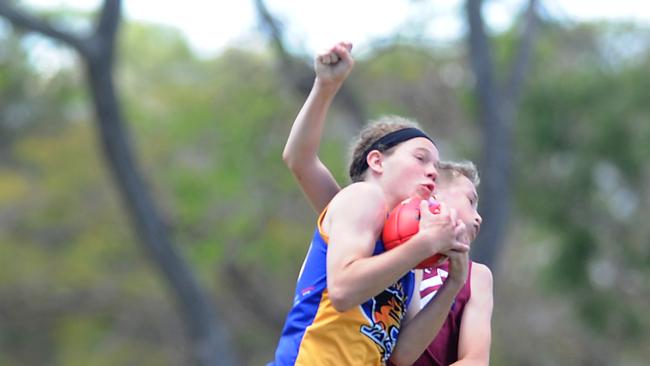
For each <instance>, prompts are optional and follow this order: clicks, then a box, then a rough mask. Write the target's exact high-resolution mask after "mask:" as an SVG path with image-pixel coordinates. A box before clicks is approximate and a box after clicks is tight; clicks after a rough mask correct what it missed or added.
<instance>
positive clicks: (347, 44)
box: [339, 41, 352, 52]
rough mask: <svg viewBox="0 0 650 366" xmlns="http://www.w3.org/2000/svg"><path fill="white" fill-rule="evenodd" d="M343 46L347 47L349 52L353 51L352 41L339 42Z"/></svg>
mask: <svg viewBox="0 0 650 366" xmlns="http://www.w3.org/2000/svg"><path fill="white" fill-rule="evenodd" d="M339 44H340V45H341V46H343V47H345V49H347V50H348V52H350V51H352V42H348V41H343V42H340V43H339Z"/></svg>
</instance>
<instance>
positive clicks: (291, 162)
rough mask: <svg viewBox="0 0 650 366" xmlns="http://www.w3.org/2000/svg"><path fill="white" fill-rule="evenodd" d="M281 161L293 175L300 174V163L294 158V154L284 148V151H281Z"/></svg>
mask: <svg viewBox="0 0 650 366" xmlns="http://www.w3.org/2000/svg"><path fill="white" fill-rule="evenodd" d="M282 161H283V162H284V165H285V166H286V167H287V168H289V170H290V171H291V172H292V173H293V174H294V175H297V174H298V173H300V170H301V163H302V161H301V160H300V159H299V158H298V157H297V156H296V154H295V152H291V151H289V149H287V148H286V147H285V148H284V151H282Z"/></svg>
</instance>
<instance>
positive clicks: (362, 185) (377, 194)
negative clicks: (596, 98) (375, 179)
mask: <svg viewBox="0 0 650 366" xmlns="http://www.w3.org/2000/svg"><path fill="white" fill-rule="evenodd" d="M335 217H336V218H339V219H342V220H344V221H347V222H349V223H354V224H355V225H360V226H361V227H370V228H371V230H373V231H377V230H379V229H380V228H381V227H382V226H383V224H384V220H385V219H386V199H385V197H384V193H383V191H382V190H381V188H380V187H378V186H377V185H375V184H371V183H366V182H358V183H353V184H350V185H349V186H347V187H345V188H343V189H342V190H341V191H340V192H339V193H338V194H337V195H336V196H334V198H333V199H332V201H331V202H330V204H329V208H328V210H327V214H326V215H325V221H324V224H325V227H326V228H328V227H329V225H330V224H331V222H332V221H333V220H334V218H335Z"/></svg>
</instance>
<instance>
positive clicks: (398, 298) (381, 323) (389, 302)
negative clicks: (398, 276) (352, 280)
mask: <svg viewBox="0 0 650 366" xmlns="http://www.w3.org/2000/svg"><path fill="white" fill-rule="evenodd" d="M405 304H406V294H405V293H404V286H403V285H402V283H401V282H398V283H396V284H395V285H393V286H391V287H389V288H388V289H386V290H384V291H383V292H382V293H380V294H379V295H377V296H375V297H374V298H372V299H371V300H370V301H366V302H365V303H363V304H361V309H362V310H363V313H364V315H365V316H366V318H367V319H368V321H369V322H370V324H369V325H362V326H361V329H360V331H361V333H362V334H364V335H365V336H367V337H368V338H370V339H371V340H372V341H373V342H374V343H375V344H376V345H377V347H378V348H379V351H380V353H381V356H382V358H383V360H384V361H386V360H388V358H389V357H390V355H391V353H392V352H393V349H394V348H395V343H397V336H398V334H399V329H400V324H401V322H402V318H403V317H404V314H405V313H406V308H405Z"/></svg>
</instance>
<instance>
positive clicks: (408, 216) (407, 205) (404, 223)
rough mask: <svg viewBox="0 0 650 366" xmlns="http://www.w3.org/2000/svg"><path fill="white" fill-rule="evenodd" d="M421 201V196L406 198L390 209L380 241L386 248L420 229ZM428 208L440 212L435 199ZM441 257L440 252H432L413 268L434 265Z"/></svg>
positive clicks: (391, 246) (404, 239)
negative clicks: (432, 253)
mask: <svg viewBox="0 0 650 366" xmlns="http://www.w3.org/2000/svg"><path fill="white" fill-rule="evenodd" d="M421 201H422V199H421V198H415V197H413V198H408V199H406V200H404V201H402V202H401V203H399V204H398V205H397V206H395V208H393V209H392V210H391V211H390V213H389V214H388V218H387V219H386V222H385V223H384V230H383V232H382V241H383V242H384V248H386V250H391V249H393V248H395V247H397V246H399V245H401V244H403V243H404V242H405V241H407V240H409V239H410V238H411V237H412V236H413V235H415V234H416V233H417V232H418V230H419V229H420V226H419V225H420V202H421ZM429 210H430V211H431V212H432V213H434V214H437V213H440V204H439V203H438V202H436V201H430V203H429ZM442 258H443V255H442V254H434V255H432V256H431V257H429V258H427V259H425V260H424V261H422V262H420V263H419V264H418V265H417V266H416V267H415V268H419V269H422V268H430V267H435V266H436V265H438V264H439V262H440V260H441V259H442Z"/></svg>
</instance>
